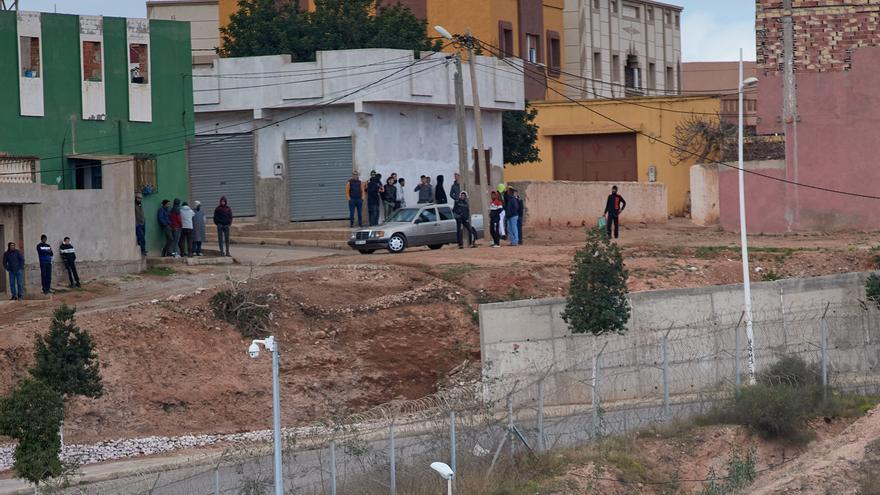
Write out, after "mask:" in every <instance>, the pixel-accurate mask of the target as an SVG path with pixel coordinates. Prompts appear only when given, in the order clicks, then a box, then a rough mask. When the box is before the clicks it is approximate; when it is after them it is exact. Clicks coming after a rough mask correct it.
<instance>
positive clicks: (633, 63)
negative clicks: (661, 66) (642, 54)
mask: <svg viewBox="0 0 880 495" xmlns="http://www.w3.org/2000/svg"><path fill="white" fill-rule="evenodd" d="M624 76H625V81H624V84H625V85H626V89H632V90H639V89H641V88H642V69H641V68H640V67H639V58H638V57H637V56H635V55H628V56H627V57H626V68H625V69H624Z"/></svg>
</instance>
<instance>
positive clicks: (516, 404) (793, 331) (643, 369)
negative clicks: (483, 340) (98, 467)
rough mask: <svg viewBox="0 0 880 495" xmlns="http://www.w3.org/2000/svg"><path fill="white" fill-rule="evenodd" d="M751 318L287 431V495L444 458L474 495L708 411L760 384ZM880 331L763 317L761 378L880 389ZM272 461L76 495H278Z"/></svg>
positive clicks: (395, 488) (365, 489)
mask: <svg viewBox="0 0 880 495" xmlns="http://www.w3.org/2000/svg"><path fill="white" fill-rule="evenodd" d="M741 316H742V315H725V316H724V317H720V318H719V317H715V318H713V319H712V321H706V322H704V323H701V324H693V323H691V324H689V325H687V326H680V327H679V326H676V325H675V324H669V325H666V326H664V327H662V328H658V329H656V331H654V332H652V334H653V335H646V333H645V332H639V333H638V334H633V335H626V336H610V337H607V338H606V337H599V338H594V339H591V341H590V342H588V343H583V344H582V343H578V342H574V341H573V340H570V341H568V342H560V343H559V345H572V346H577V345H582V346H583V348H582V349H577V352H575V353H568V355H576V356H578V359H573V360H572V362H557V363H552V364H551V365H550V366H548V367H546V368H545V369H543V370H541V369H538V368H536V369H535V373H532V374H531V375H529V376H530V377H531V378H532V379H531V380H528V381H524V380H523V378H522V377H516V376H511V377H504V376H502V377H496V378H494V379H484V381H483V383H481V384H479V385H477V384H475V385H473V386H471V387H464V388H459V389H456V390H452V391H447V392H442V393H438V394H436V395H434V396H431V397H428V398H425V399H422V400H418V401H410V402H394V403H390V404H387V405H384V406H381V407H377V408H375V409H373V410H370V411H367V412H365V413H363V414H358V415H355V416H350V417H348V418H346V420H344V421H338V422H328V423H327V424H325V425H321V426H313V427H307V428H297V429H288V430H285V449H284V458H283V466H284V467H283V471H284V482H285V493H302V494H316V495H317V494H336V493H357V494H373V493H376V494H386V493H390V494H397V493H401V494H404V493H405V494H419V493H441V492H442V490H443V489H444V485H443V481H442V480H441V479H440V478H439V476H437V475H436V474H435V473H433V472H432V471H430V470H429V469H428V466H429V464H430V463H431V462H433V461H442V462H446V463H448V464H449V465H450V466H451V467H452V468H453V470H454V471H455V472H456V473H457V475H456V484H457V485H458V486H459V491H460V492H461V493H468V488H463V487H471V488H470V489H471V490H473V491H476V489H475V488H473V487H476V486H479V485H478V483H479V480H480V479H484V478H485V477H486V475H487V473H491V472H492V471H493V470H494V469H497V466H499V465H501V464H504V463H507V462H510V460H511V459H513V458H514V457H515V456H516V455H517V453H522V452H526V451H533V452H541V451H546V450H549V449H555V448H560V447H567V446H575V445H579V444H583V443H585V442H589V441H591V440H593V439H596V438H597V437H602V436H607V435H616V434H622V433H626V432H630V431H633V430H638V429H642V428H645V427H648V426H651V425H655V424H657V423H661V422H664V421H667V420H670V419H673V418H679V419H681V418H687V417H691V416H694V415H697V414H701V413H704V412H708V411H709V410H711V409H712V408H713V407H714V406H715V405H717V404H718V403H719V401H720V400H722V399H725V398H728V397H730V395H731V393H732V392H733V391H734V390H735V389H736V387H738V386H741V385H742V384H744V383H746V382H747V381H748V380H749V373H748V371H749V368H748V359H747V354H748V352H747V348H748V345H747V339H746V336H745V329H744V324H743V321H742V318H741ZM719 322H720V323H719ZM878 323H880V319H878V312H877V310H876V309H874V308H872V307H869V306H866V305H864V304H861V303H855V304H850V305H836V306H835V305H831V304H823V305H821V306H818V307H804V308H791V307H790V308H786V309H785V310H784V311H781V312H780V311H774V312H765V313H761V312H757V313H755V315H754V332H755V344H756V345H755V348H754V354H755V357H756V362H757V371H758V373H760V372H761V370H765V369H766V368H767V367H769V366H770V365H771V364H772V363H774V362H776V361H777V360H778V359H779V358H781V357H783V356H799V357H801V358H803V359H804V360H805V361H806V362H807V363H810V364H812V365H814V366H815V367H816V368H817V369H818V370H820V371H819V373H820V375H821V377H822V378H821V380H822V384H823V385H826V386H833V387H835V388H837V389H848V390H854V391H858V392H862V393H876V392H877V391H878V390H880V375H878V373H877V365H878V360H880V328H878ZM710 344H711V345H710ZM511 352H518V350H513V351H511ZM514 357H516V356H514ZM523 358H524V359H525V356H523ZM272 466H273V464H272V452H271V446H267V445H262V446H254V445H232V446H230V447H229V448H228V449H227V450H226V452H224V453H223V455H219V456H215V457H214V458H212V459H210V460H201V461H199V462H197V463H195V464H194V465H186V466H177V467H174V468H166V469H164V470H162V471H158V472H152V473H147V472H145V473H141V474H138V475H136V476H129V477H126V478H122V479H117V480H112V481H105V482H102V483H96V484H91V485H87V486H80V487H77V488H75V489H73V490H72V492H73V493H131V494H203V495H210V494H261V493H267V494H268V493H271V492H272V487H273V471H272V469H273V468H272Z"/></svg>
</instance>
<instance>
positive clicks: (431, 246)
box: [428, 244, 443, 250]
mask: <svg viewBox="0 0 880 495" xmlns="http://www.w3.org/2000/svg"><path fill="white" fill-rule="evenodd" d="M428 247H429V248H431V249H434V250H437V249H440V248H442V247H443V244H431V245H430V246H428Z"/></svg>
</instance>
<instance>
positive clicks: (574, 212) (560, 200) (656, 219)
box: [509, 181, 667, 227]
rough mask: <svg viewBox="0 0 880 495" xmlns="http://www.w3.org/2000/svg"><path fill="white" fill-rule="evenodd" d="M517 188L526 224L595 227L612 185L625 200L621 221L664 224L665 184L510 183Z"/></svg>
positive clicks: (624, 222) (665, 216) (625, 222)
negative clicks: (522, 202) (524, 212)
mask: <svg viewBox="0 0 880 495" xmlns="http://www.w3.org/2000/svg"><path fill="white" fill-rule="evenodd" d="M509 185H511V186H513V187H515V188H517V189H518V190H519V191H520V197H522V198H523V201H524V202H525V206H526V218H525V222H526V225H528V226H546V227H549V226H567V227H572V226H581V227H584V226H595V225H596V223H597V221H598V218H599V217H600V216H602V212H603V211H604V210H605V202H606V200H607V198H608V195H609V194H611V186H614V185H616V186H617V187H618V192H619V193H620V195H621V196H623V198H624V199H625V200H626V201H627V203H626V210H625V211H624V212H623V215H621V217H620V220H621V223H623V224H627V223H631V224H632V223H638V222H646V223H665V222H666V220H667V215H666V186H665V185H663V184H659V183H653V184H649V183H640V182H620V183H616V182H615V183H612V182H569V181H536V182H510V183H509Z"/></svg>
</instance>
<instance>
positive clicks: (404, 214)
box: [385, 208, 419, 223]
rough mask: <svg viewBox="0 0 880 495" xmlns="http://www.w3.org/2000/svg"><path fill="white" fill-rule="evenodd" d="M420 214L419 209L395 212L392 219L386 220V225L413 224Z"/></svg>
mask: <svg viewBox="0 0 880 495" xmlns="http://www.w3.org/2000/svg"><path fill="white" fill-rule="evenodd" d="M418 213H419V209H418V208H401V209H399V210H397V211H395V212H394V214H393V215H391V218H389V219H387V220H385V222H386V223H391V222H407V223H409V222H412V221H413V219H414V218H415V217H416V215H417V214H418Z"/></svg>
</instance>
